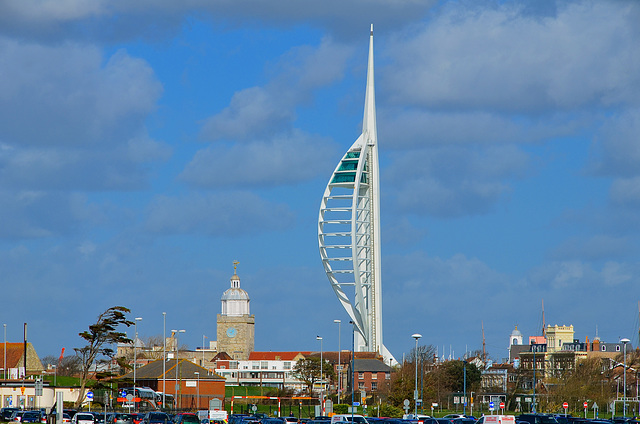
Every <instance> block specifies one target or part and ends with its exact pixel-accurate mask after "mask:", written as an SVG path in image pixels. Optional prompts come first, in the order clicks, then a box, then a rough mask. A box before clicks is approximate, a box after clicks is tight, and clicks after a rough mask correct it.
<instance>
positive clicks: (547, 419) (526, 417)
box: [516, 414, 558, 424]
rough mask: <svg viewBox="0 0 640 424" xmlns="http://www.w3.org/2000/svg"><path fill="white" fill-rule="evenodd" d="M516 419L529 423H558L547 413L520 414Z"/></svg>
mask: <svg viewBox="0 0 640 424" xmlns="http://www.w3.org/2000/svg"><path fill="white" fill-rule="evenodd" d="M516 420H518V421H526V422H528V423H529V424H558V421H556V419H555V417H554V416H553V415H549V414H520V415H518V416H517V417H516Z"/></svg>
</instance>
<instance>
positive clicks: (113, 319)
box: [74, 306, 133, 408]
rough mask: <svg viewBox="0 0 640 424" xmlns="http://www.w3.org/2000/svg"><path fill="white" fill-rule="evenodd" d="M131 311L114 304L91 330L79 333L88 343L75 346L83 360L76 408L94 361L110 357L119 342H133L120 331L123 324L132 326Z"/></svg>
mask: <svg viewBox="0 0 640 424" xmlns="http://www.w3.org/2000/svg"><path fill="white" fill-rule="evenodd" d="M129 312H131V311H130V310H129V309H128V308H125V307H124V306H113V307H111V308H109V309H107V310H106V311H104V312H103V313H101V314H100V316H98V320H97V321H96V323H95V324H91V325H90V326H89V330H85V331H83V332H82V333H79V336H80V337H82V338H83V339H84V340H85V341H86V342H87V344H86V345H85V346H84V347H80V348H75V349H74V350H75V351H76V356H77V357H78V358H79V359H80V361H81V370H82V371H81V375H80V391H79V393H78V399H77V400H76V403H75V408H79V407H80V405H81V404H82V400H83V399H84V392H85V388H86V384H87V379H88V377H89V370H90V369H91V367H92V366H93V364H94V363H97V362H98V361H100V360H104V358H110V357H112V356H113V354H114V353H115V351H114V350H113V349H112V348H111V346H112V345H113V344H117V343H131V342H132V340H131V339H129V338H128V337H127V334H126V333H122V332H120V331H118V327H120V326H121V325H124V326H127V327H129V326H131V325H133V321H130V320H129V319H127V315H126V314H127V313H129Z"/></svg>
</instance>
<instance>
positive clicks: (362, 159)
mask: <svg viewBox="0 0 640 424" xmlns="http://www.w3.org/2000/svg"><path fill="white" fill-rule="evenodd" d="M318 243H319V248H320V257H321V259H322V265H323V266H324V269H325V272H326V274H327V277H328V278H329V282H330V283H331V287H332V288H333V290H334V292H335V294H336V296H337V297H338V300H339V301H340V303H341V304H342V306H343V307H344V309H345V311H346V312H347V314H348V315H349V317H350V318H351V321H352V323H353V325H354V333H355V334H354V342H353V343H354V349H355V350H356V351H359V352H366V351H369V352H379V353H380V354H382V356H383V357H384V358H385V360H386V361H391V362H397V361H396V360H395V358H394V357H393V355H392V354H391V352H389V350H388V349H387V348H386V347H385V345H384V344H383V342H382V272H381V263H382V259H381V252H380V247H381V246H380V176H379V164H378V133H377V127H376V104H375V86H374V71H373V24H372V25H371V32H370V35H369V57H368V61H367V84H366V90H365V101H364V117H363V120H362V133H361V134H360V136H359V137H358V138H357V139H356V141H355V142H354V143H353V145H351V147H350V148H349V150H348V151H347V152H346V153H345V155H344V156H343V157H342V160H341V161H340V162H339V163H338V165H337V166H336V169H335V171H334V172H333V174H332V175H331V178H330V179H329V183H328V184H327V187H326V189H325V191H324V195H323V196H322V203H321V206H320V213H319V217H318Z"/></svg>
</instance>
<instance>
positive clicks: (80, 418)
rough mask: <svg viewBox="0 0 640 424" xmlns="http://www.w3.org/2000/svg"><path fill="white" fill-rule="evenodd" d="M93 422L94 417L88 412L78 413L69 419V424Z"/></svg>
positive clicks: (88, 423) (89, 423) (91, 423)
mask: <svg viewBox="0 0 640 424" xmlns="http://www.w3.org/2000/svg"><path fill="white" fill-rule="evenodd" d="M95 422H96V420H95V417H94V416H93V414H91V413H89V412H78V413H77V414H75V415H74V416H73V418H71V424H95Z"/></svg>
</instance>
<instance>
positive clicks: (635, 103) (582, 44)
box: [0, 0, 640, 359]
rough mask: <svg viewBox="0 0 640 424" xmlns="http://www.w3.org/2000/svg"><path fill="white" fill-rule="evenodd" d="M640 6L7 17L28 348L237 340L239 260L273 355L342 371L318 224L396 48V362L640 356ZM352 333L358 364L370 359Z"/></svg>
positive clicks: (16, 273)
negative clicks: (163, 337) (546, 329)
mask: <svg viewBox="0 0 640 424" xmlns="http://www.w3.org/2000/svg"><path fill="white" fill-rule="evenodd" d="M639 19H640V4H638V3H637V2H634V1H604V2H600V1H599V2H596V1H574V2H572V1H569V2H564V1H563V2H557V3H556V2H554V1H536V2H526V1H523V2H519V1H504V2H495V1H410V0H403V1H397V0H393V1H391V0H379V1H376V2H371V1H364V0H354V1H350V2H344V1H337V0H327V1H323V2H319V3H312V2H300V1H299V0H276V1H272V2H268V3H265V2H259V1H255V0H234V1H226V0H220V1H215V2H211V1H205V0H190V1H183V2H178V3H176V2H174V1H168V0H167V1H165V0H154V1H150V0H146V1H137V2H133V3H132V2H128V1H107V0H64V1H61V0H38V1H31V2H24V1H20V0H10V1H5V2H2V4H0V74H1V75H2V77H1V78H0V203H1V205H2V207H1V208H0V219H1V221H2V223H3V225H2V226H0V275H1V276H2V281H3V288H4V290H3V308H2V312H1V314H2V322H3V323H6V324H7V337H8V340H9V341H19V340H21V338H22V323H24V322H27V323H28V325H29V340H30V341H31V342H33V343H34V344H35V347H36V349H37V351H38V353H39V354H40V355H41V356H45V355H49V354H53V355H58V354H59V352H60V350H61V349H62V347H65V348H66V350H67V352H70V351H71V350H72V348H73V347H79V346H81V339H80V338H79V337H78V336H77V334H78V333H79V332H80V331H83V330H84V329H85V328H86V327H87V326H88V325H89V324H90V323H92V322H93V321H94V320H95V319H96V317H97V316H98V314H99V313H100V312H102V311H104V310H105V309H106V308H108V307H110V306H114V305H124V306H127V307H129V308H130V309H131V310H132V316H139V317H142V318H143V321H142V322H141V323H140V324H139V326H138V331H139V333H140V335H141V337H146V336H155V335H159V334H161V333H162V312H166V313H167V329H172V328H180V329H186V330H187V331H186V333H185V334H184V335H183V336H182V337H181V341H184V342H185V343H186V344H188V345H189V346H190V347H192V348H195V347H196V346H200V345H201V344H202V337H203V335H204V336H206V337H207V338H209V339H214V338H215V322H216V314H217V313H219V312H220V296H221V295H222V293H223V292H224V290H226V288H228V287H229V278H230V277H231V274H232V272H233V268H232V261H233V260H238V261H240V265H239V268H238V274H239V276H240V278H241V285H242V287H243V288H244V289H246V290H247V291H248V292H249V294H250V296H251V302H252V303H251V311H252V313H254V314H255V316H256V349H257V350H273V351H278V350H317V349H319V346H318V342H317V341H316V339H315V337H316V335H321V336H323V337H324V340H325V342H324V349H326V350H335V349H337V344H338V343H337V342H338V331H337V327H336V325H335V324H334V323H333V320H334V319H341V320H343V322H345V323H346V322H347V321H348V318H347V316H346V314H345V313H344V311H343V310H341V307H339V305H338V301H337V299H336V298H335V295H334V294H333V291H332V289H331V288H330V285H329V283H328V280H327V278H326V276H325V275H324V272H323V268H322V265H321V262H320V259H319V254H318V248H317V237H316V225H317V216H318V208H319V205H320V200H321V196H322V193H323V191H324V188H325V186H326V184H327V181H328V178H329V176H330V174H331V172H332V171H333V169H334V167H335V165H336V163H337V161H338V160H339V159H340V158H341V156H342V153H343V152H344V151H345V150H346V149H347V148H348V147H349V146H350V145H351V144H352V143H353V141H354V140H355V138H356V137H357V136H358V135H359V132H360V125H361V120H362V112H363V102H364V88H365V78H366V59H367V52H368V42H369V37H368V35H369V25H370V24H371V23H373V24H374V29H375V41H374V44H375V45H374V48H375V63H376V101H377V112H378V138H379V149H380V159H381V197H382V198H381V208H382V211H381V214H382V243H383V247H382V255H383V265H382V269H383V314H384V323H383V325H384V341H385V344H386V345H387V347H388V348H389V349H390V351H391V352H392V353H393V354H394V355H395V356H396V358H397V359H401V358H402V355H403V354H404V353H406V352H409V351H410V349H411V348H412V347H413V343H414V341H413V339H412V338H411V334H413V333H416V332H419V333H421V334H422V335H423V339H422V342H424V343H425V344H434V345H437V346H438V347H439V349H440V350H442V346H445V348H446V351H447V355H449V353H450V349H451V350H453V352H454V356H456V357H458V356H461V355H462V354H464V352H465V350H475V349H480V348H481V347H482V333H481V326H482V323H483V324H484V330H485V334H486V342H487V349H488V351H489V354H490V355H491V356H492V357H493V358H495V359H501V358H503V357H505V356H506V352H507V350H506V348H507V340H508V339H507V337H508V335H509V334H510V332H511V331H512V329H513V327H514V326H515V325H518V327H519V329H520V330H521V331H522V332H523V333H524V334H525V336H529V335H537V334H538V333H539V332H540V327H541V324H542V319H541V304H542V302H543V300H544V305H545V312H546V322H547V323H548V324H552V325H553V324H559V325H562V324H565V325H569V324H573V325H574V327H575V330H576V337H578V338H580V339H582V340H584V338H585V337H586V336H589V338H590V339H592V338H593V337H594V336H595V333H596V329H597V331H598V334H599V336H600V337H601V338H602V339H603V340H605V341H616V340H618V339H619V338H621V337H628V338H630V339H631V340H632V343H633V345H634V346H636V345H638V300H640V289H639V287H640V285H639V284H638V277H639V276H640V261H639V259H638V254H639V253H640V251H639V246H638V242H637V239H638V235H639V233H640V219H639V218H638V217H639V216H640V215H639V213H640V140H639V135H640V49H638V48H637V46H638V45H640V27H638V25H637V22H638V21H639ZM348 333H349V331H348V325H346V324H345V325H343V326H342V338H341V347H343V348H346V347H348V346H349V345H350V339H349V334H348Z"/></svg>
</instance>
